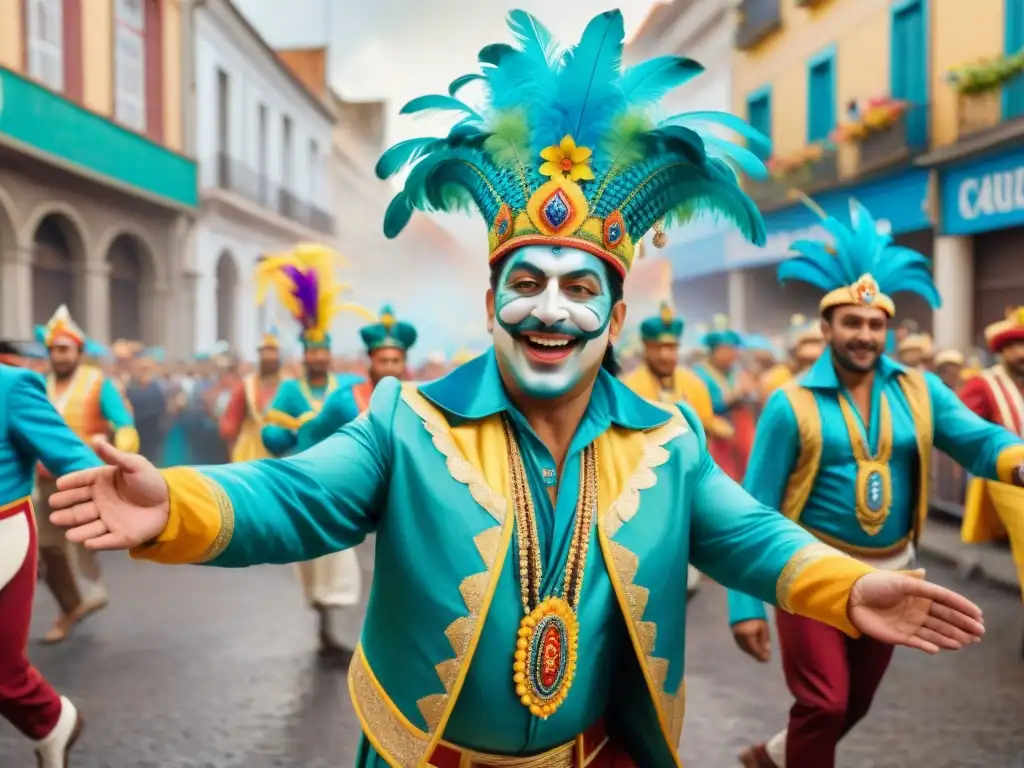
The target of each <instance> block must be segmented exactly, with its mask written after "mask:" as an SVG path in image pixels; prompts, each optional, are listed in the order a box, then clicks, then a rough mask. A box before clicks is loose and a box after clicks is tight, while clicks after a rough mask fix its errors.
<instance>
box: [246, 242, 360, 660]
mask: <svg viewBox="0 0 1024 768" xmlns="http://www.w3.org/2000/svg"><path fill="white" fill-rule="evenodd" d="M341 263H342V262H341V257H340V256H339V255H338V254H337V253H335V252H334V251H333V250H331V249H330V248H327V247H325V246H321V245H315V244H311V243H300V244H299V245H297V246H296V247H295V248H294V249H292V250H291V251H289V252H287V253H284V254H280V255H277V256H270V257H268V258H266V259H264V260H263V261H261V262H260V265H259V267H257V273H256V284H257V291H258V293H257V303H259V304H262V303H263V301H264V300H265V299H266V296H267V294H268V292H273V293H275V294H276V296H277V299H278V301H279V302H280V304H281V305H282V306H283V307H284V309H286V310H287V311H288V312H289V314H291V316H292V317H293V318H294V319H295V320H296V321H297V322H298V323H299V325H300V326H301V328H302V346H303V368H304V369H305V370H304V374H303V376H301V377H300V378H296V379H286V380H284V381H282V382H281V384H280V386H279V387H278V389H277V394H276V395H275V396H274V399H273V401H272V402H271V404H270V408H269V409H268V410H267V413H266V416H265V417H264V426H263V429H262V430H261V435H262V438H263V445H264V447H265V448H266V449H267V451H269V452H270V453H271V454H272V455H274V456H286V455H289V454H292V453H296V452H298V451H300V450H302V449H303V448H305V447H306V446H307V445H308V444H311V442H310V441H308V440H306V439H303V438H302V437H301V435H302V434H303V430H304V429H305V428H309V427H311V426H312V423H313V421H314V420H315V419H316V417H317V415H318V414H320V412H321V409H322V408H323V406H324V403H325V402H327V401H328V400H329V399H331V398H344V399H345V401H347V402H352V387H353V385H355V384H356V383H358V382H360V381H362V379H361V378H360V377H357V376H349V375H337V374H334V373H332V372H331V334H330V327H331V323H332V321H333V320H334V318H335V317H336V316H337V315H338V314H339V313H341V312H356V313H358V314H360V315H361V316H363V317H366V318H368V319H376V318H374V316H373V314H372V313H370V312H368V311H366V310H364V309H362V308H361V307H358V306H357V305H355V304H348V303H342V302H340V301H339V297H340V295H341V293H342V292H344V291H345V290H346V288H347V286H345V285H343V284H341V283H339V282H338V281H337V279H336V277H335V271H336V269H337V267H338V266H339V265H340V264H341ZM336 402H338V401H336ZM356 413H358V411H356ZM298 571H299V581H300V582H301V584H302V591H303V594H304V595H305V599H306V602H307V603H308V605H309V606H310V608H312V609H313V610H314V611H315V612H316V614H317V620H318V637H319V643H320V651H321V653H325V654H329V655H335V656H338V655H345V654H347V653H348V651H349V649H348V648H346V647H345V643H344V642H342V641H341V640H340V639H339V637H338V633H337V631H336V630H335V625H336V623H338V622H339V621H340V618H339V617H340V614H341V613H342V612H343V611H345V610H347V609H351V608H353V607H354V606H356V605H358V603H359V598H360V595H361V593H362V578H361V574H360V570H359V562H358V561H357V560H356V554H355V552H354V551H351V550H343V551H337V552H330V553H323V555H322V556H320V557H313V558H308V559H304V560H303V562H300V563H299V566H298Z"/></svg>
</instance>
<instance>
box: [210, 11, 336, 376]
mask: <svg viewBox="0 0 1024 768" xmlns="http://www.w3.org/2000/svg"><path fill="white" fill-rule="evenodd" d="M194 13H195V15H194V19H193V23H194V34H195V49H194V56H195V60H194V76H195V105H194V108H195V121H194V122H195V131H196V135H195V147H196V155H197V158H198V159H199V164H200V173H199V214H200V215H199V220H198V223H197V227H196V232H195V236H194V242H193V247H192V249H191V254H190V258H191V264H190V267H191V270H190V271H191V274H192V279H193V282H194V296H195V299H194V301H195V316H196V322H195V328H194V334H193V343H194V346H195V348H196V349H198V350H204V349H209V348H210V347H212V346H213V345H214V344H215V343H216V342H217V341H221V340H223V341H226V342H228V343H229V344H230V345H231V347H232V349H234V350H236V351H237V352H238V353H239V354H240V355H241V356H242V357H245V358H251V357H253V356H254V355H255V349H256V344H257V340H258V338H259V337H260V335H261V334H262V333H263V332H265V331H267V330H269V329H270V328H271V327H272V326H275V325H278V324H279V323H280V322H282V320H283V318H281V317H280V316H279V315H280V313H279V312H278V311H276V310H275V308H274V306H273V304H270V305H268V306H266V307H263V308H258V307H257V306H256V304H255V288H254V284H253V272H254V269H255V266H256V264H257V262H258V261H259V260H260V259H261V258H262V257H264V256H267V255H269V254H274V253H280V252H282V251H284V250H287V249H288V248H290V247H292V246H293V245H294V244H295V243H297V242H322V243H325V244H328V245H331V246H332V247H333V246H336V241H335V221H334V217H333V215H332V213H331V211H332V210H333V208H332V203H331V199H330V198H331V181H330V178H331V171H330V163H331V135H332V127H333V125H334V123H335V115H334V113H333V112H332V110H331V108H330V105H329V103H328V102H327V101H326V99H325V95H326V94H325V90H324V88H325V86H324V83H325V70H324V67H325V60H326V52H325V51H324V50H323V49H316V50H311V51H275V50H273V49H271V48H270V46H269V45H267V43H266V42H265V41H264V40H263V38H262V37H261V36H260V34H259V33H258V32H257V31H256V30H255V29H253V27H252V26H251V25H250V24H249V22H248V21H246V19H245V17H244V16H243V15H242V14H241V13H240V12H239V11H238V10H237V8H236V7H235V6H234V5H233V4H232V3H231V2H230V0H207V1H206V2H204V3H203V4H201V5H198V6H197V7H196V8H195V12H194ZM317 72H319V75H317ZM317 76H318V77H319V86H318V87H319V91H317V90H315V88H314V84H315V82H316V79H317Z"/></svg>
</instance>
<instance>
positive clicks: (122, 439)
mask: <svg viewBox="0 0 1024 768" xmlns="http://www.w3.org/2000/svg"><path fill="white" fill-rule="evenodd" d="M114 447H115V448H117V449H118V450H119V451H124V452H126V453H138V452H139V433H138V432H137V431H136V430H135V427H121V428H120V429H119V430H117V431H116V432H114Z"/></svg>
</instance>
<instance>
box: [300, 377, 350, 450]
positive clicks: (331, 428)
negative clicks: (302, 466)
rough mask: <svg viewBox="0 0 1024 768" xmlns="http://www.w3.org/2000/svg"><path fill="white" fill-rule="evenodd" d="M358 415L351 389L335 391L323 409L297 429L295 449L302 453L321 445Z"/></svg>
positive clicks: (345, 388) (348, 387)
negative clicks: (318, 444)
mask: <svg viewBox="0 0 1024 768" xmlns="http://www.w3.org/2000/svg"><path fill="white" fill-rule="evenodd" d="M358 415H359V406H358V405H356V399H355V396H354V394H353V392H352V387H351V386H347V387H344V388H343V389H338V390H335V391H334V392H332V393H331V395H330V396H329V397H328V398H327V402H326V403H324V407H323V409H321V411H320V413H318V414H317V415H316V416H315V417H314V418H313V419H311V420H309V421H307V422H306V423H305V424H303V425H302V426H300V427H299V430H298V433H297V435H298V445H297V446H296V449H297V450H299V451H304V450H306V449H307V448H311V447H312V446H314V445H316V444H317V443H322V442H323V441H324V440H326V439H327V438H328V437H330V436H331V435H333V434H334V433H335V432H337V431H338V430H339V429H341V428H342V427H343V426H345V425H346V424H348V423H349V422H350V421H352V420H353V419H355V418H356V417H357V416H358Z"/></svg>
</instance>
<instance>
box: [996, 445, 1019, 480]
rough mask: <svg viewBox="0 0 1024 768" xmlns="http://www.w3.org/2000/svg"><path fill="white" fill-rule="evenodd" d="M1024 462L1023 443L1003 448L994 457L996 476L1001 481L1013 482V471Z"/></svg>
mask: <svg viewBox="0 0 1024 768" xmlns="http://www.w3.org/2000/svg"><path fill="white" fill-rule="evenodd" d="M1021 464H1024V445H1011V446H1010V447H1009V448H1004V449H1003V451H1002V452H1001V453H1000V454H999V458H998V459H996V476H997V477H998V478H999V481H1000V482H1001V483H1011V484H1012V483H1013V471H1014V470H1015V469H1017V467H1019V466H1020V465H1021Z"/></svg>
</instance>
